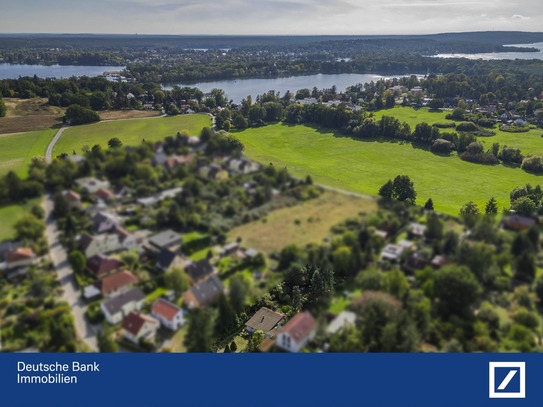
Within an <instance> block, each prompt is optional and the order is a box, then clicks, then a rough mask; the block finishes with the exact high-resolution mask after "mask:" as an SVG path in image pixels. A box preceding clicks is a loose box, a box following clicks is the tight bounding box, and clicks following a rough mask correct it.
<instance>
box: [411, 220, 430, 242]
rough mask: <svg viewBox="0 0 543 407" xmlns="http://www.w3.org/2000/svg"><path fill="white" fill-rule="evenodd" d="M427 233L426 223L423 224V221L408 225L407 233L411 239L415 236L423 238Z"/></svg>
mask: <svg viewBox="0 0 543 407" xmlns="http://www.w3.org/2000/svg"><path fill="white" fill-rule="evenodd" d="M425 234H426V225H423V224H422V223H415V222H413V223H411V224H410V225H409V226H408V227H407V235H408V236H409V238H410V239H415V238H423V237H424V235H425Z"/></svg>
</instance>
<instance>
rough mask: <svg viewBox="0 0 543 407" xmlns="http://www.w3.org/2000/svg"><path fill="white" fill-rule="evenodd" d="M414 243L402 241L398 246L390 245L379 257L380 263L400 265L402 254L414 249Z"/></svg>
mask: <svg viewBox="0 0 543 407" xmlns="http://www.w3.org/2000/svg"><path fill="white" fill-rule="evenodd" d="M413 246H414V245H413V242H411V241H409V240H401V241H400V242H398V243H397V244H394V243H389V244H387V245H386V246H385V247H384V248H383V250H382V251H381V255H380V256H379V260H380V261H387V262H390V263H399V262H400V260H401V257H402V254H403V253H404V252H405V251H406V250H408V249H412V248H413Z"/></svg>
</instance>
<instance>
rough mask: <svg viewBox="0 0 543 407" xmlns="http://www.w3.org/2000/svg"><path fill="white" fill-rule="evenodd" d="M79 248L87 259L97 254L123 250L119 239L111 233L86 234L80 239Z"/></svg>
mask: <svg viewBox="0 0 543 407" xmlns="http://www.w3.org/2000/svg"><path fill="white" fill-rule="evenodd" d="M79 247H80V248H81V251H82V252H83V254H84V255H85V257H86V258H87V259H88V258H90V257H92V256H94V255H95V254H99V253H102V254H107V253H111V252H114V251H117V250H121V249H123V246H122V245H121V243H120V242H119V237H118V236H117V235H116V234H111V233H107V234H102V235H90V234H88V233H84V234H83V235H81V237H80V238H79Z"/></svg>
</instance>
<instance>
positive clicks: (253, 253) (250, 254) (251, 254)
mask: <svg viewBox="0 0 543 407" xmlns="http://www.w3.org/2000/svg"><path fill="white" fill-rule="evenodd" d="M245 256H246V257H247V258H249V259H254V258H255V257H256V256H258V250H256V249H247V250H245Z"/></svg>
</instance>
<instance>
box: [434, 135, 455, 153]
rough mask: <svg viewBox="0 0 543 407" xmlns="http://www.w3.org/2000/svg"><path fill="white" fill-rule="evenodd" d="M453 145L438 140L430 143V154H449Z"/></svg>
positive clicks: (440, 139) (446, 141) (443, 140)
mask: <svg viewBox="0 0 543 407" xmlns="http://www.w3.org/2000/svg"><path fill="white" fill-rule="evenodd" d="M453 147H454V145H453V143H451V142H450V141H448V140H445V139H442V138H438V139H437V140H435V141H434V142H433V143H432V152H434V153H437V154H449V153H450V152H451V150H452V149H453Z"/></svg>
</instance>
